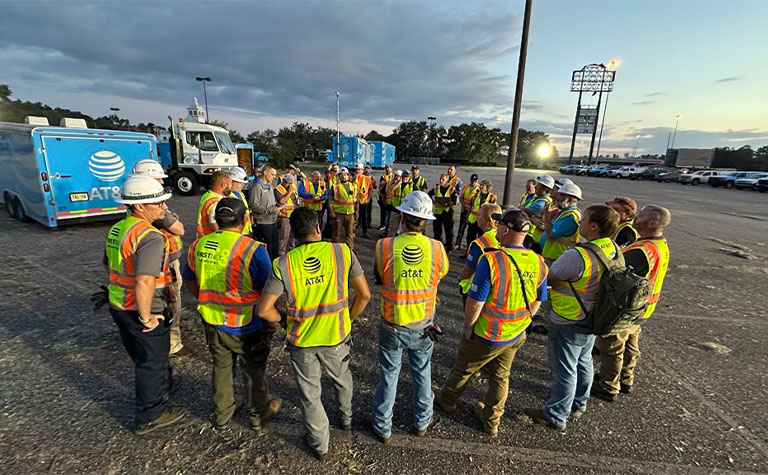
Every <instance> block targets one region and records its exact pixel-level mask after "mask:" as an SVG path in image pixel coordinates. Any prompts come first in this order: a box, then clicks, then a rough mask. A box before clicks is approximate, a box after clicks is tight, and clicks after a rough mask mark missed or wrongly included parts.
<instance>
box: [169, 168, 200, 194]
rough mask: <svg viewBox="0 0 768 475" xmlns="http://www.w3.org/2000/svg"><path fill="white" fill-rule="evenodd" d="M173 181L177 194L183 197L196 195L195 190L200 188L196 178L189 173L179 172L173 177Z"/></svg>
mask: <svg viewBox="0 0 768 475" xmlns="http://www.w3.org/2000/svg"><path fill="white" fill-rule="evenodd" d="M173 180H174V185H175V186H176V189H177V190H178V191H179V194H181V195H183V196H192V195H194V194H195V193H197V189H198V187H199V186H200V182H199V181H198V179H197V176H195V174H194V173H190V172H179V173H177V174H176V176H174V178H173Z"/></svg>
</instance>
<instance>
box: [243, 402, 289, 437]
mask: <svg viewBox="0 0 768 475" xmlns="http://www.w3.org/2000/svg"><path fill="white" fill-rule="evenodd" d="M282 405H283V400H282V399H280V398H279V397H273V398H272V399H270V400H269V406H268V407H267V410H266V411H265V412H264V413H263V414H259V415H257V416H255V417H254V416H251V429H253V430H261V429H262V428H263V427H264V424H266V423H267V422H269V421H271V420H272V419H274V418H275V414H277V411H279V410H280V406H282Z"/></svg>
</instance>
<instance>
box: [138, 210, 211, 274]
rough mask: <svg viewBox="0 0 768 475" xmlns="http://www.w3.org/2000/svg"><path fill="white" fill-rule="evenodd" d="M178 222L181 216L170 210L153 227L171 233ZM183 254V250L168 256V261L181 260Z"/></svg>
mask: <svg viewBox="0 0 768 475" xmlns="http://www.w3.org/2000/svg"><path fill="white" fill-rule="evenodd" d="M211 208H216V207H215V206H211ZM178 221H179V215H177V214H176V213H174V212H173V211H170V210H169V211H167V212H166V213H165V216H164V217H162V218H160V219H158V220H156V221H154V222H153V223H152V226H154V227H156V228H157V229H162V230H164V231H168V232H170V228H171V226H173V225H174V224H176V223H177V222H178ZM183 253H184V250H183V249H179V250H177V251H176V252H174V253H173V254H170V255H168V261H169V262H173V261H175V260H177V259H179V258H180V257H181V255H182V254H183Z"/></svg>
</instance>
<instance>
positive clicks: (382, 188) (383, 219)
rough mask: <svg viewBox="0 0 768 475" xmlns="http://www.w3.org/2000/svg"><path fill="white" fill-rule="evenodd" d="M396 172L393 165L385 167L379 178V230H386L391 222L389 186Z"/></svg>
mask: <svg viewBox="0 0 768 475" xmlns="http://www.w3.org/2000/svg"><path fill="white" fill-rule="evenodd" d="M394 178H395V174H394V173H393V172H392V165H386V166H385V167H384V173H382V175H381V177H380V178H379V193H378V199H379V228H378V229H379V231H384V229H385V228H386V226H387V224H388V223H389V214H388V213H387V188H388V187H389V184H390V183H391V182H392V180H394Z"/></svg>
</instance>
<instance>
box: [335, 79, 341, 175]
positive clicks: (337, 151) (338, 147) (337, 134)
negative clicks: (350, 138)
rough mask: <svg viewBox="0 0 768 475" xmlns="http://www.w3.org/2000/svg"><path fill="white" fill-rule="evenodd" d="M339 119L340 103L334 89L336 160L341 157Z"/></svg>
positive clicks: (337, 92)
mask: <svg viewBox="0 0 768 475" xmlns="http://www.w3.org/2000/svg"><path fill="white" fill-rule="evenodd" d="M340 119H341V103H340V102H339V91H336V153H337V154H338V155H339V156H338V157H334V158H335V159H336V161H337V162H338V161H339V160H340V159H341V128H340V126H339V123H340Z"/></svg>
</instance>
